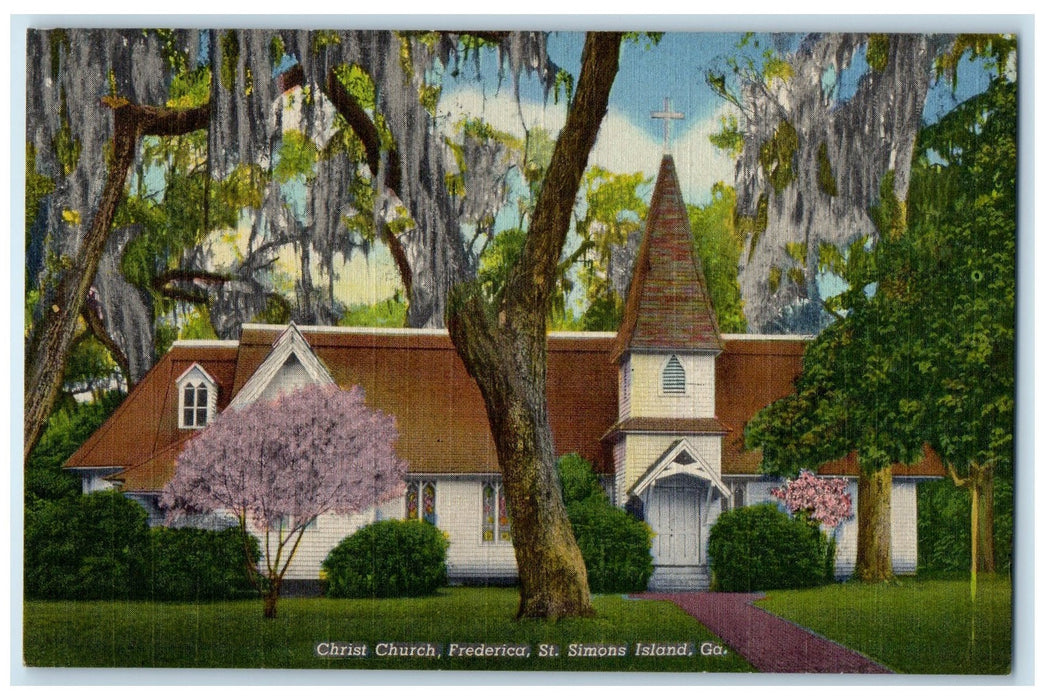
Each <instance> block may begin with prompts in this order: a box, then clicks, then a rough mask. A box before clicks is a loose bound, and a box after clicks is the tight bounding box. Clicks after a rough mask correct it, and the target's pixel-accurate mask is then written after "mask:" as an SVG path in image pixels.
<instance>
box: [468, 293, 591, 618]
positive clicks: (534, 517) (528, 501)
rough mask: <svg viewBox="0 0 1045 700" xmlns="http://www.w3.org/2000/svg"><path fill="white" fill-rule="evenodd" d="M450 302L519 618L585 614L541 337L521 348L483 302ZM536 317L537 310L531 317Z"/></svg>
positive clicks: (584, 583)
mask: <svg viewBox="0 0 1045 700" xmlns="http://www.w3.org/2000/svg"><path fill="white" fill-rule="evenodd" d="M456 302H457V297H456V296H455V295H452V296H451V306H450V308H451V311H450V319H449V323H448V326H449V328H450V337H451V338H453V339H454V345H455V346H456V347H457V349H458V353H459V354H460V355H461V357H462V359H463V360H464V362H465V366H467V367H468V370H469V372H470V373H471V374H472V376H473V377H474V378H475V380H476V383H477V384H478V385H479V388H480V390H481V391H482V394H483V399H484V400H485V403H486V413H487V416H488V417H489V420H490V429H491V431H492V433H493V437H494V443H495V445H496V448H497V459H498V463H499V464H500V467H501V474H502V476H503V479H504V489H505V497H506V501H507V503H508V511H509V514H510V516H511V521H512V544H513V546H514V547H515V559H516V563H517V564H518V568H519V594H520V601H519V610H518V616H519V617H521V618H524V617H535V618H544V619H550V620H557V619H560V618H563V617H578V616H591V615H593V614H594V611H593V610H592V607H591V599H590V595H589V592H588V573H587V569H586V568H585V566H584V560H583V558H582V557H581V553H580V549H579V548H578V547H577V543H576V541H575V539H574V537H573V529H572V526H571V525H570V521H569V517H568V516H567V514H566V507H565V506H564V505H563V501H562V487H561V486H560V483H559V476H558V471H557V469H556V464H555V462H556V459H555V447H554V445H553V444H552V438H551V428H550V426H549V424H548V410H547V402H546V398H545V380H546V373H545V366H546V348H545V344H544V339H543V338H542V339H541V341H540V342H539V343H535V344H534V345H533V346H532V347H527V344H526V343H525V341H524V340H523V339H522V338H520V337H518V336H517V337H515V338H514V339H513V338H512V337H510V335H509V334H510V330H508V329H505V328H503V327H501V328H499V327H497V326H496V325H495V324H494V323H493V322H492V321H490V320H485V321H483V320H478V319H486V318H487V316H486V315H487V314H488V313H489V311H488V309H486V308H484V307H485V304H484V302H483V301H482V299H481V298H479V297H477V296H472V297H469V298H467V299H463V300H461V303H460V304H457V303H456ZM529 313H530V315H531V316H533V317H537V316H540V317H542V319H543V315H544V314H543V312H542V311H541V310H533V311H531V312H529Z"/></svg>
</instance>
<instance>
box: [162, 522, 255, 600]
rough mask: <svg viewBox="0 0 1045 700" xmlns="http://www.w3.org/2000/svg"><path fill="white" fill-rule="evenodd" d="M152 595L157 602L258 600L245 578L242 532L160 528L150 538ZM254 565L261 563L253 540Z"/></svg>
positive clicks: (253, 539)
mask: <svg viewBox="0 0 1045 700" xmlns="http://www.w3.org/2000/svg"><path fill="white" fill-rule="evenodd" d="M151 540H152V549H151V555H152V556H151V561H150V564H151V566H150V567H149V576H148V591H147V592H148V594H149V597H151V598H152V599H153V600H176V601H206V600H235V599H237V598H251V597H255V596H257V595H258V591H257V589H255V588H254V586H253V585H252V584H251V582H250V578H249V577H248V576H247V569H246V555H245V552H244V549H243V535H242V534H241V532H240V530H239V528H229V529H227V530H200V529H197V528H189V527H186V528H166V527H156V528H153V529H152V533H151ZM248 542H249V544H248V546H249V547H250V549H251V552H250V554H251V563H252V564H255V565H256V564H257V562H258V558H259V557H260V549H259V547H258V541H257V539H255V538H254V536H253V535H251V536H250V537H249V540H248Z"/></svg>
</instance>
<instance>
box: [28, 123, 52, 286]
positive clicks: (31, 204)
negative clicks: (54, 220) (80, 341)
mask: <svg viewBox="0 0 1045 700" xmlns="http://www.w3.org/2000/svg"><path fill="white" fill-rule="evenodd" d="M52 192H54V180H52V179H51V178H49V177H47V176H46V175H42V174H40V173H39V172H37V170H36V148H35V147H34V146H33V144H32V142H31V141H26V142H25V247H26V250H28V249H29V232H30V229H31V228H32V226H33V222H35V221H36V217H37V215H38V214H39V212H40V202H41V201H42V200H43V198H44V197H46V196H47V195H49V194H51V193H52ZM26 282H27V283H28V282H29V280H26Z"/></svg>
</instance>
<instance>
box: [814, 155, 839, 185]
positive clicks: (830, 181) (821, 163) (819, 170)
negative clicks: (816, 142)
mask: <svg viewBox="0 0 1045 700" xmlns="http://www.w3.org/2000/svg"><path fill="white" fill-rule="evenodd" d="M816 181H817V184H818V185H819V186H820V191H821V192H823V193H824V194H826V195H827V196H829V197H837V196H838V181H837V180H836V179H835V171H834V168H832V167H831V158H830V157H829V156H828V155H827V144H826V143H821V144H820V147H819V148H817V149H816Z"/></svg>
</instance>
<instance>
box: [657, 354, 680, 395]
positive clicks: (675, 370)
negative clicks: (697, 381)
mask: <svg viewBox="0 0 1045 700" xmlns="http://www.w3.org/2000/svg"><path fill="white" fill-rule="evenodd" d="M662 386H663V388H664V393H665V394H685V393H686V370H684V369H683V368H682V363H681V362H679V358H677V357H676V356H674V355H672V356H671V359H670V360H668V364H666V365H664V375H663V377H662Z"/></svg>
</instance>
